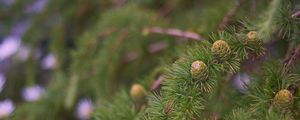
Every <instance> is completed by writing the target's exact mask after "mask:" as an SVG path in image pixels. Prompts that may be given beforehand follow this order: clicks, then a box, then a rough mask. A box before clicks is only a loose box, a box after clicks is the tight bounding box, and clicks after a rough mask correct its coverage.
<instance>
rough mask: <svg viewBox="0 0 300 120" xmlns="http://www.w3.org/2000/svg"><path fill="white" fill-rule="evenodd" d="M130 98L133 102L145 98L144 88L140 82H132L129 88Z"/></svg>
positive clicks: (141, 100)
mask: <svg viewBox="0 0 300 120" xmlns="http://www.w3.org/2000/svg"><path fill="white" fill-rule="evenodd" d="M130 95H131V98H132V100H133V101H134V102H143V101H144V100H145V99H146V95H147V93H146V90H145V88H144V87H143V86H142V85H140V84H134V85H132V87H131V90H130Z"/></svg>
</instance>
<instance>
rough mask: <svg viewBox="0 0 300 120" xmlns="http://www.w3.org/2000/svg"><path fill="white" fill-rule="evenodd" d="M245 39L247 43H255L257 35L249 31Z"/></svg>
mask: <svg viewBox="0 0 300 120" xmlns="http://www.w3.org/2000/svg"><path fill="white" fill-rule="evenodd" d="M247 37H248V40H249V41H256V40H257V38H258V34H257V32H256V31H250V32H248V34H247Z"/></svg>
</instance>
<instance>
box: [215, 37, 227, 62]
mask: <svg viewBox="0 0 300 120" xmlns="http://www.w3.org/2000/svg"><path fill="white" fill-rule="evenodd" d="M211 52H212V54H213V55H214V56H215V57H217V58H221V59H228V57H229V56H230V53H231V50H230V46H229V45H228V44H227V43H226V42H225V41H224V40H218V41H216V42H214V44H213V45H212V47H211Z"/></svg>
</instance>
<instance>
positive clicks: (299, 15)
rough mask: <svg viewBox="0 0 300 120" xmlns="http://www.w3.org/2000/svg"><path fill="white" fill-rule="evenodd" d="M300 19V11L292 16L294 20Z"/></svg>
mask: <svg viewBox="0 0 300 120" xmlns="http://www.w3.org/2000/svg"><path fill="white" fill-rule="evenodd" d="M299 17H300V10H299V11H297V12H295V13H294V14H292V18H299Z"/></svg>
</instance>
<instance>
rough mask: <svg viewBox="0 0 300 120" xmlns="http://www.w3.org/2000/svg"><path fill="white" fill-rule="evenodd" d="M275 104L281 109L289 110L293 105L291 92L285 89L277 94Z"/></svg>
mask: <svg viewBox="0 0 300 120" xmlns="http://www.w3.org/2000/svg"><path fill="white" fill-rule="evenodd" d="M273 104H274V105H275V106H276V107H277V108H279V109H285V108H288V107H289V106H290V105H292V104H293V95H292V93H291V92H290V91H289V90H286V89H283V90H280V91H279V92H277V93H276V95H275V97H274V99H273Z"/></svg>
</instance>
